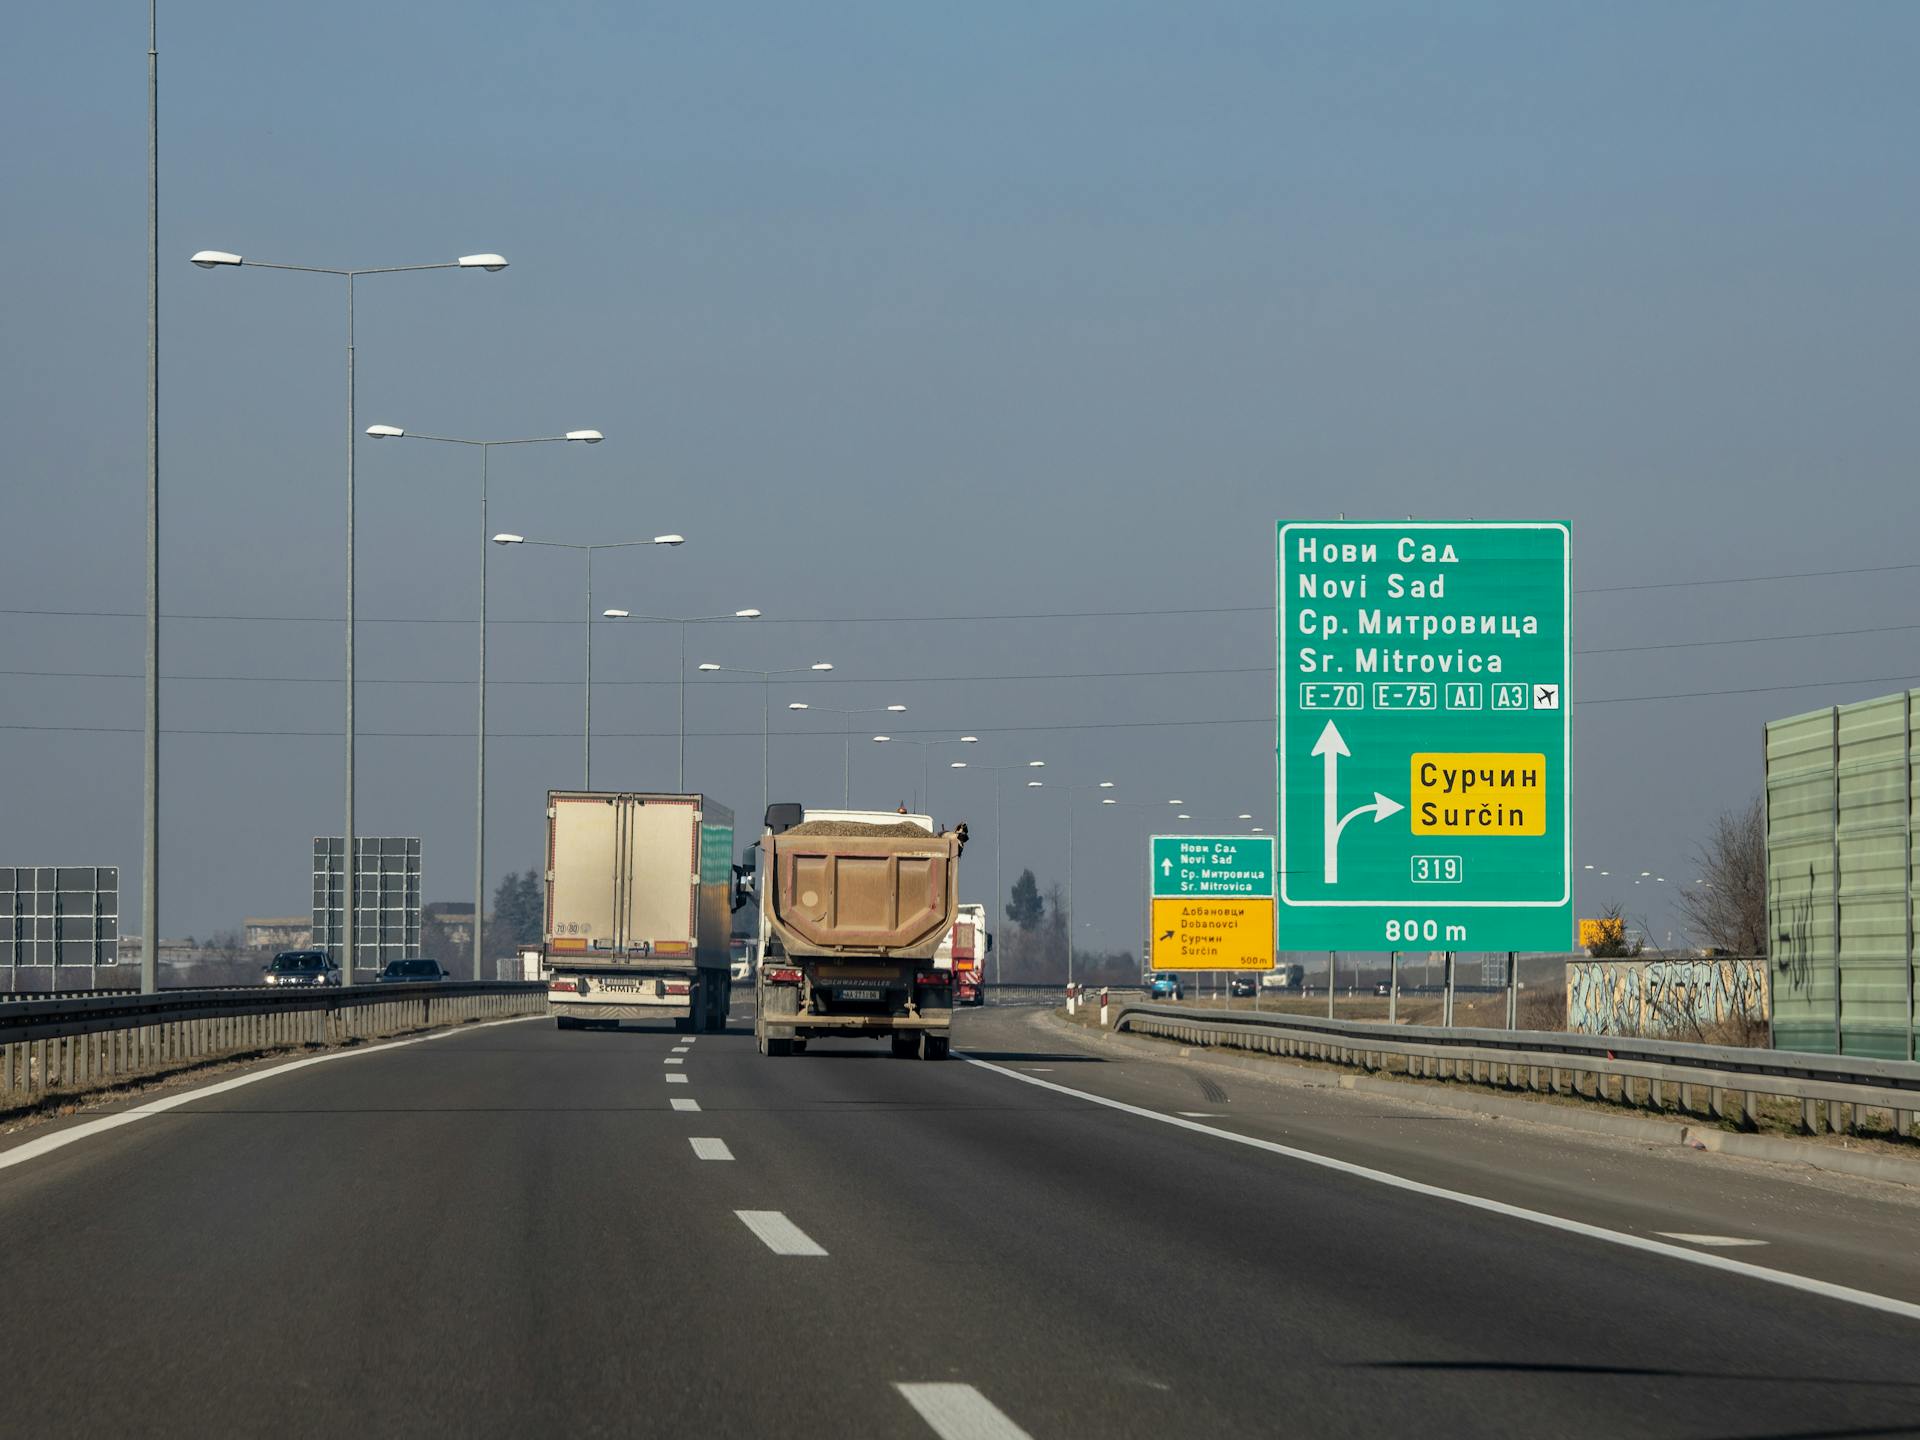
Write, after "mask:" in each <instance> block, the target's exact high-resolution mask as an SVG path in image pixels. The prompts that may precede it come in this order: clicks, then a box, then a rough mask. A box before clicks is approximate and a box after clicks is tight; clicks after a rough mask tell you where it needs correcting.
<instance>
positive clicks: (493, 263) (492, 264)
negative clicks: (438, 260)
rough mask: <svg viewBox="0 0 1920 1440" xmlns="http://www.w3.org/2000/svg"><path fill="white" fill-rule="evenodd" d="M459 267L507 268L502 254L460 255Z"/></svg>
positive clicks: (469, 268) (505, 259) (492, 272)
mask: <svg viewBox="0 0 1920 1440" xmlns="http://www.w3.org/2000/svg"><path fill="white" fill-rule="evenodd" d="M235 263H236V264H237V263H238V262H237V261H236V262H235ZM460 268H461V269H462V270H485V271H487V272H488V273H489V274H493V275H498V274H499V273H500V272H501V271H502V270H504V269H506V268H507V258H506V256H504V255H462V256H461V257H460Z"/></svg>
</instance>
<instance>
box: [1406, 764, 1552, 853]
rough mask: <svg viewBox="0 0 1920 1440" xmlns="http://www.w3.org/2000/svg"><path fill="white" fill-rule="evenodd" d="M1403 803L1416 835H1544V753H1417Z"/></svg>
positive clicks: (1545, 821)
mask: <svg viewBox="0 0 1920 1440" xmlns="http://www.w3.org/2000/svg"><path fill="white" fill-rule="evenodd" d="M1410 768H1411V771H1412V778H1411V779H1410V781H1409V782H1408V783H1409V786H1410V788H1411V790H1412V795H1413V798H1412V800H1411V802H1410V803H1409V804H1408V806H1407V808H1408V810H1410V811H1411V812H1412V819H1411V821H1410V823H1411V824H1412V826H1413V833H1414V834H1416V835H1544V834H1546V833H1547V757H1546V756H1545V755H1530V754H1484V753H1471V754H1437V753H1427V754H1422V753H1416V754H1415V755H1414V756H1413V759H1412V763H1411V767H1410Z"/></svg>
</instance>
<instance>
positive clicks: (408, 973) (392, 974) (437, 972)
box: [373, 960, 447, 985]
mask: <svg viewBox="0 0 1920 1440" xmlns="http://www.w3.org/2000/svg"><path fill="white" fill-rule="evenodd" d="M446 978H447V972H446V971H445V970H442V969H441V968H440V962H439V961H438V960H389V961H388V962H387V964H386V968H385V969H383V970H382V971H381V972H380V973H379V974H378V975H376V976H374V977H373V983H374V984H376V985H425V984H431V983H432V982H434V981H436V980H445V979H446Z"/></svg>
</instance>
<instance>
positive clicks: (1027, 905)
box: [1007, 870, 1047, 935]
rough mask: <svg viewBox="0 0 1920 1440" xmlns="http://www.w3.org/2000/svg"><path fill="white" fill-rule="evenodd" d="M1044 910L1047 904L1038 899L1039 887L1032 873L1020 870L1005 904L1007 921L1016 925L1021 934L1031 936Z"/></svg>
mask: <svg viewBox="0 0 1920 1440" xmlns="http://www.w3.org/2000/svg"><path fill="white" fill-rule="evenodd" d="M1046 909H1047V902H1046V901H1044V900H1042V899H1041V898H1040V886H1039V883H1038V882H1037V881H1035V879H1034V878H1033V871H1031V870H1022V871H1021V872H1020V878H1019V879H1018V880H1016V881H1014V882H1013V894H1012V896H1011V897H1010V898H1009V899H1008V902H1007V919H1008V920H1010V921H1012V922H1013V923H1014V924H1015V925H1018V926H1019V927H1020V930H1021V933H1022V934H1026V935H1031V934H1032V933H1033V932H1034V929H1035V928H1036V927H1037V926H1038V925H1039V924H1040V919H1041V916H1043V915H1044V914H1045V913H1046Z"/></svg>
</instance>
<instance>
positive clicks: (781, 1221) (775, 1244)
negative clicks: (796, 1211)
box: [733, 1210, 827, 1255]
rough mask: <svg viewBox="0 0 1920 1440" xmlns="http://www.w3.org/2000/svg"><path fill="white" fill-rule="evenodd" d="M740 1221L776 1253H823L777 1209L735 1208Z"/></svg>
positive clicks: (805, 1233) (823, 1251)
mask: <svg viewBox="0 0 1920 1440" xmlns="http://www.w3.org/2000/svg"><path fill="white" fill-rule="evenodd" d="M733 1213H734V1214H736V1215H738V1216H739V1217H740V1223H741V1224H743V1225H745V1226H746V1227H747V1228H748V1229H749V1230H751V1231H752V1232H753V1233H754V1234H756V1235H758V1236H759V1237H760V1239H761V1240H762V1241H763V1242H764V1243H765V1245H766V1247H767V1248H768V1249H769V1250H771V1251H773V1253H774V1254H776V1255H824V1254H826V1253H827V1252H826V1251H825V1250H823V1249H821V1248H820V1246H819V1245H818V1244H816V1243H815V1242H814V1240H813V1238H812V1237H811V1236H809V1235H808V1234H807V1232H806V1231H804V1230H802V1229H801V1228H800V1227H799V1226H798V1225H796V1224H794V1223H793V1222H792V1221H791V1220H789V1219H787V1217H786V1216H785V1215H783V1214H782V1213H781V1212H780V1211H778V1210H736V1211H734V1212H733Z"/></svg>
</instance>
